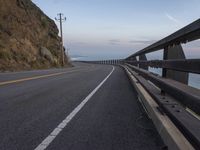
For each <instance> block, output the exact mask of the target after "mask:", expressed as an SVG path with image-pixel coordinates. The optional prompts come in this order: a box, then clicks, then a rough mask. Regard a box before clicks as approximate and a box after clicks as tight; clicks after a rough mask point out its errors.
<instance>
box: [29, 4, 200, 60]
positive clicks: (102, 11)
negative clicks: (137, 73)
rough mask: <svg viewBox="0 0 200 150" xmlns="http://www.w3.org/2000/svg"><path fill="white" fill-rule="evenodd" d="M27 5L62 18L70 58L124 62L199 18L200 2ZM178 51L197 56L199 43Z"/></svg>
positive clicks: (189, 55)
mask: <svg viewBox="0 0 200 150" xmlns="http://www.w3.org/2000/svg"><path fill="white" fill-rule="evenodd" d="M32 1H33V2H34V3H35V4H36V5H37V6H39V7H40V8H41V10H42V11H43V12H44V13H45V14H46V15H47V16H49V17H50V18H51V19H54V18H55V17H56V16H57V14H58V13H63V14H64V16H65V17H66V18H67V21H66V22H64V23H63V32H64V45H65V47H66V48H67V49H69V55H70V56H71V58H72V59H75V58H76V59H81V60H101V59H115V58H126V57H128V56H129V55H131V54H133V53H135V52H136V51H138V50H141V49H143V48H145V47H146V46H148V45H150V44H153V43H154V42H156V41H158V40H160V39H162V38H164V37H166V36H168V35H169V34H171V33H173V32H175V31H177V30H179V29H181V28H182V27H184V26H186V25H188V24H190V23H192V22H193V21H195V20H197V19H199V17H200V0H32ZM56 24H57V25H58V27H59V24H58V22H56ZM183 48H184V50H185V53H186V56H187V57H196V56H197V54H199V52H198V51H199V48H200V41H199V40H197V41H194V42H191V43H189V44H186V45H183ZM159 55H160V53H159V52H157V53H155V54H153V55H152V54H150V55H149V56H151V57H155V58H156V57H160V56H159Z"/></svg>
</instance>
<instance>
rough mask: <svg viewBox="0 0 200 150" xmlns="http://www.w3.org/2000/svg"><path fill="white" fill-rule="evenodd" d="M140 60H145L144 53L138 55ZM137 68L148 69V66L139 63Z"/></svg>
mask: <svg viewBox="0 0 200 150" xmlns="http://www.w3.org/2000/svg"><path fill="white" fill-rule="evenodd" d="M141 60H147V57H146V55H145V54H143V55H140V56H139V61H141ZM139 68H142V69H145V70H148V66H146V65H143V64H140V65H139Z"/></svg>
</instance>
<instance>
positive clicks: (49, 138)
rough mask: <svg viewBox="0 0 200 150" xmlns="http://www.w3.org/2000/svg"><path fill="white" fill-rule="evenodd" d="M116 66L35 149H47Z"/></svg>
mask: <svg viewBox="0 0 200 150" xmlns="http://www.w3.org/2000/svg"><path fill="white" fill-rule="evenodd" d="M114 70H115V68H114V67H113V68H112V71H111V72H110V73H109V74H108V75H107V77H106V78H105V79H104V80H103V81H102V82H101V83H100V84H99V85H98V86H97V87H96V88H95V89H94V90H93V91H92V92H91V93H90V94H89V95H88V96H87V97H86V98H85V99H84V100H83V101H82V102H81V103H80V104H79V105H78V106H77V107H76V108H75V109H74V110H73V111H72V112H71V113H70V114H69V115H68V116H67V117H66V118H65V119H64V120H63V121H62V122H61V123H60V124H59V125H58V126H57V127H56V128H55V129H54V130H53V131H52V132H51V133H50V134H49V136H47V137H46V138H45V139H44V140H43V141H42V143H40V144H39V145H38V146H37V147H36V148H35V150H45V149H46V148H47V147H48V146H49V144H50V143H51V142H52V141H53V140H54V139H55V138H56V136H57V135H58V134H59V133H60V132H61V131H62V130H63V129H64V128H65V127H66V126H67V124H68V123H69V122H70V121H71V120H72V119H73V117H74V116H75V115H76V114H77V113H78V112H79V111H80V110H81V109H82V108H83V106H84V105H85V104H86V103H87V102H88V101H89V100H90V98H91V97H92V96H93V95H94V94H95V93H96V92H97V90H98V89H99V88H100V87H101V86H102V85H103V84H104V83H105V82H106V80H107V79H108V78H109V77H110V76H111V74H112V73H113V71H114Z"/></svg>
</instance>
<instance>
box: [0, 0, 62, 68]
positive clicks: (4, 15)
mask: <svg viewBox="0 0 200 150" xmlns="http://www.w3.org/2000/svg"><path fill="white" fill-rule="evenodd" d="M58 32H59V31H58V29H57V26H56V25H55V23H54V21H53V20H51V19H50V18H49V17H48V16H46V15H45V14H44V13H43V12H42V11H41V10H40V9H39V8H38V7H37V6H36V5H35V4H33V2H31V0H0V70H29V69H39V68H49V67H59V66H61V57H60V56H61V54H60V53H61V51H60V46H59V41H60V37H59V36H58Z"/></svg>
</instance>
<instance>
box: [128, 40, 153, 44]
mask: <svg viewBox="0 0 200 150" xmlns="http://www.w3.org/2000/svg"><path fill="white" fill-rule="evenodd" d="M154 42H156V41H155V40H131V41H129V43H133V44H152V43H154Z"/></svg>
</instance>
